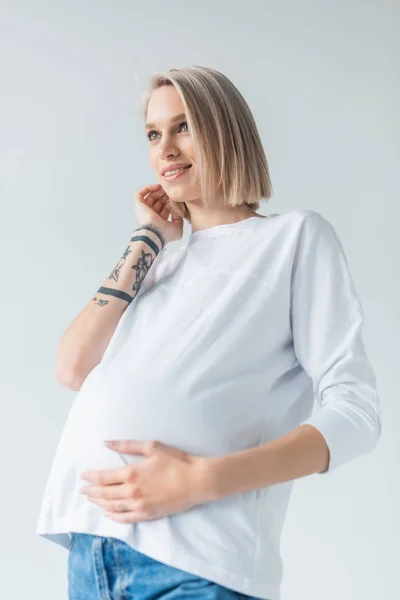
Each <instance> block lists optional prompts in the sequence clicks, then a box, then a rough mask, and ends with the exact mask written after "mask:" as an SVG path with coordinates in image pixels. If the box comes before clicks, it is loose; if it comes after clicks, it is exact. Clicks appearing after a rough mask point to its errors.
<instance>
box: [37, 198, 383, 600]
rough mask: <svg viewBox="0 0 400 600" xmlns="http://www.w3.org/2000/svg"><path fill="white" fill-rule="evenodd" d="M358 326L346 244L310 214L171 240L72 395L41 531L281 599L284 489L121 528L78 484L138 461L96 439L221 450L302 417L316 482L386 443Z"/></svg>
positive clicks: (257, 439) (278, 432)
mask: <svg viewBox="0 0 400 600" xmlns="http://www.w3.org/2000/svg"><path fill="white" fill-rule="evenodd" d="M363 322H364V315H363V309H362V306H361V303H360V300H359V298H358V296H357V292H356V289H355V285H354V281H353V279H352V276H351V274H350V271H349V266H348V262H347V260H346V257H345V253H344V250H343V247H342V244H341V242H340V240H339V238H338V235H337V233H336V231H335V229H334V227H333V226H332V225H331V224H330V223H329V222H328V220H327V219H325V218H324V217H323V216H322V215H321V214H319V213H318V212H316V211H313V210H299V209H295V210H289V211H287V212H285V213H283V214H271V215H268V216H267V217H265V218H260V217H250V218H248V219H246V220H243V221H240V222H236V223H232V224H224V225H218V226H214V227H210V228H208V229H203V230H199V231H196V232H194V233H193V234H192V235H191V236H190V237H189V239H188V241H187V243H186V244H183V245H181V246H178V247H176V246H175V247H170V246H166V247H165V248H164V249H163V250H162V251H161V252H160V253H159V254H158V256H157V257H156V259H155V261H154V263H153V265H152V267H151V269H150V272H149V273H148V275H147V276H146V278H145V280H144V282H143V285H142V287H141V289H140V291H139V294H138V295H137V296H136V298H135V299H134V300H133V301H132V302H131V304H130V305H129V306H128V307H127V309H126V311H125V312H124V313H123V315H122V317H121V320H120V322H119V323H118V326H117V328H116V330H115V332H114V335H113V337H112V339H111V341H110V344H109V346H108V347H107V349H106V352H105V354H104V356H103V359H102V360H101V362H100V363H99V364H98V365H97V366H96V367H95V368H94V369H93V370H92V372H91V373H90V374H89V375H88V377H87V378H86V380H85V382H84V383H83V386H82V387H81V389H80V391H79V392H78V394H77V395H76V397H75V399H74V402H73V404H72V406H71V409H70V412H69V415H68V418H67V421H66V423H65V426H64V429H63V431H62V434H61V438H60V441H59V443H58V446H57V449H56V453H55V456H54V459H53V463H52V467H51V470H50V474H49V477H48V481H47V484H46V488H45V492H44V496H43V500H42V506H41V511H40V515H39V521H38V525H37V533H38V534H39V535H41V536H43V537H45V538H48V539H49V540H52V541H54V542H56V543H58V544H60V545H62V546H64V547H65V548H69V544H70V534H71V532H82V533H92V534H95V535H102V536H111V537H115V538H118V539H120V540H123V541H124V542H126V543H127V544H128V545H130V546H131V547H132V548H135V549H136V550H138V551H140V552H142V553H144V554H147V555H149V556H151V557H153V558H155V559H156V560H158V561H161V562H164V563H166V564H168V565H171V566H174V567H176V568H179V569H182V570H186V571H189V572H191V573H194V574H196V575H199V576H201V577H204V578H206V579H209V580H211V581H215V582H217V583H219V584H221V585H224V586H226V587H228V588H231V589H234V590H236V591H238V592H241V593H243V594H247V595H250V596H255V597H258V598H263V599H268V600H279V599H280V586H281V582H282V578H283V563H282V558H281V555H280V550H279V545H280V537H281V532H282V527H283V524H284V519H285V514H286V511H287V507H288V502H289V498H290V494H291V489H292V484H293V482H292V481H289V482H285V483H282V484H278V485H271V486H266V487H264V488H259V489H256V490H252V491H250V492H247V493H239V494H234V495H231V496H229V497H225V498H223V499H222V500H219V501H214V502H205V503H202V504H199V505H197V506H194V507H192V508H191V509H190V510H187V511H183V512H181V513H175V514H171V515H167V516H165V517H162V518H157V519H153V520H149V521H141V522H140V521H139V522H137V523H133V524H123V523H117V522H115V521H113V520H111V519H109V518H107V517H106V516H105V512H104V510H103V508H101V507H99V506H98V505H95V504H93V503H91V502H90V501H88V500H87V498H86V497H85V495H84V494H81V493H79V491H78V490H79V488H80V487H81V485H82V480H81V479H80V474H81V473H82V472H83V471H86V470H91V469H109V468H116V467H120V466H121V465H123V464H124V463H125V462H132V463H133V462H136V461H137V460H141V459H143V457H140V456H132V455H125V456H122V455H120V454H118V453H116V452H115V451H112V450H110V449H108V448H106V447H105V446H104V444H103V441H104V440H106V439H136V440H146V439H153V440H159V441H161V442H163V443H165V444H168V445H171V446H174V447H177V448H180V449H181V450H185V451H187V452H190V453H193V454H196V455H202V456H216V455H224V454H228V453H231V452H235V451H239V450H244V449H247V448H252V447H256V446H257V445H259V444H264V443H266V442H268V441H271V440H274V439H276V438H279V437H280V436H282V435H284V434H286V433H288V432H289V431H291V430H292V429H294V428H295V427H297V426H298V425H300V424H305V423H307V424H310V425H313V426H314V427H316V428H317V429H318V430H319V431H320V432H321V433H322V435H323V436H324V438H325V440H326V442H327V445H328V447H329V451H330V462H329V468H328V470H327V471H326V472H325V473H324V474H323V475H325V476H327V474H329V473H331V472H332V471H333V470H334V469H336V468H337V467H340V466H341V465H343V464H345V463H348V462H349V461H351V460H353V459H355V458H357V457H361V456H362V455H365V454H367V453H369V452H370V451H372V450H373V449H374V448H375V446H376V444H377V441H378V439H379V436H380V433H381V411H380V402H379V398H378V394H377V389H376V379H375V374H374V371H373V368H372V366H371V364H370V362H369V360H368V357H367V355H366V351H365V347H364V343H363V339H362V327H363ZM315 400H316V402H317V404H318V405H319V406H316V407H317V408H319V409H320V410H319V411H318V412H317V413H313V412H312V409H313V406H314V401H315ZM49 426H50V424H49Z"/></svg>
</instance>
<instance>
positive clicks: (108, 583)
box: [68, 533, 259, 600]
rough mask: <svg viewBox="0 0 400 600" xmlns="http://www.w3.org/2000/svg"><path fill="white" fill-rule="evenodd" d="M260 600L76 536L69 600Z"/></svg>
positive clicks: (106, 542)
mask: <svg viewBox="0 0 400 600" xmlns="http://www.w3.org/2000/svg"><path fill="white" fill-rule="evenodd" d="M157 598H165V599H167V598H168V600H179V599H181V598H182V599H183V598H185V599H187V600H193V599H194V598H196V599H197V600H259V599H258V598H255V597H254V596H246V595H245V594H242V593H240V592H236V591H234V590H231V589H228V588H226V587H224V586H222V585H219V584H217V583H214V582H212V581H208V580H207V579H203V578H202V577H198V576H197V575H193V574H191V573H187V572H186V571H181V570H180V569H176V568H175V567H170V566H169V565H166V564H164V563H161V562H159V561H157V560H155V559H153V558H150V557H149V556H147V555H145V554H142V553H141V552H138V551H137V550H134V549H133V548H131V547H130V546H128V544H125V542H122V541H121V540H118V539H116V538H112V537H102V536H98V535H90V534H86V533H72V540H71V545H70V548H69V553H68V600H156V599H157Z"/></svg>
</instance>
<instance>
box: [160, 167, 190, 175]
mask: <svg viewBox="0 0 400 600" xmlns="http://www.w3.org/2000/svg"><path fill="white" fill-rule="evenodd" d="M185 168H186V167H184V168H183V169H175V170H174V171H167V172H166V173H164V177H165V176H166V175H167V176H168V175H174V174H175V173H179V171H184V170H185Z"/></svg>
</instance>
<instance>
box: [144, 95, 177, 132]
mask: <svg viewBox="0 0 400 600" xmlns="http://www.w3.org/2000/svg"><path fill="white" fill-rule="evenodd" d="M184 112H185V107H184V105H183V102H182V100H181V97H180V96H179V94H178V92H177V91H176V89H175V88H174V86H172V85H171V86H166V85H165V86H163V87H161V88H158V89H156V90H154V92H153V93H152V94H151V97H150V100H149V104H148V107H147V116H146V127H149V126H153V125H163V124H167V123H168V122H170V121H171V120H172V119H173V118H174V117H177V116H178V115H182V114H184Z"/></svg>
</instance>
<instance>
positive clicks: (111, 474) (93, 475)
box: [81, 465, 132, 485]
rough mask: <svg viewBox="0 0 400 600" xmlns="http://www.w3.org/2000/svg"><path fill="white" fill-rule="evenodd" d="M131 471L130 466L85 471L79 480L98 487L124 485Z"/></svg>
mask: <svg viewBox="0 0 400 600" xmlns="http://www.w3.org/2000/svg"><path fill="white" fill-rule="evenodd" d="M131 470H132V465H125V466H123V467H118V468H117V469H107V470H100V471H99V470H97V471H85V473H82V475H81V479H84V480H85V481H90V482H91V483H95V484H98V485H114V484H116V483H124V481H126V479H127V476H128V475H130V474H131Z"/></svg>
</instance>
